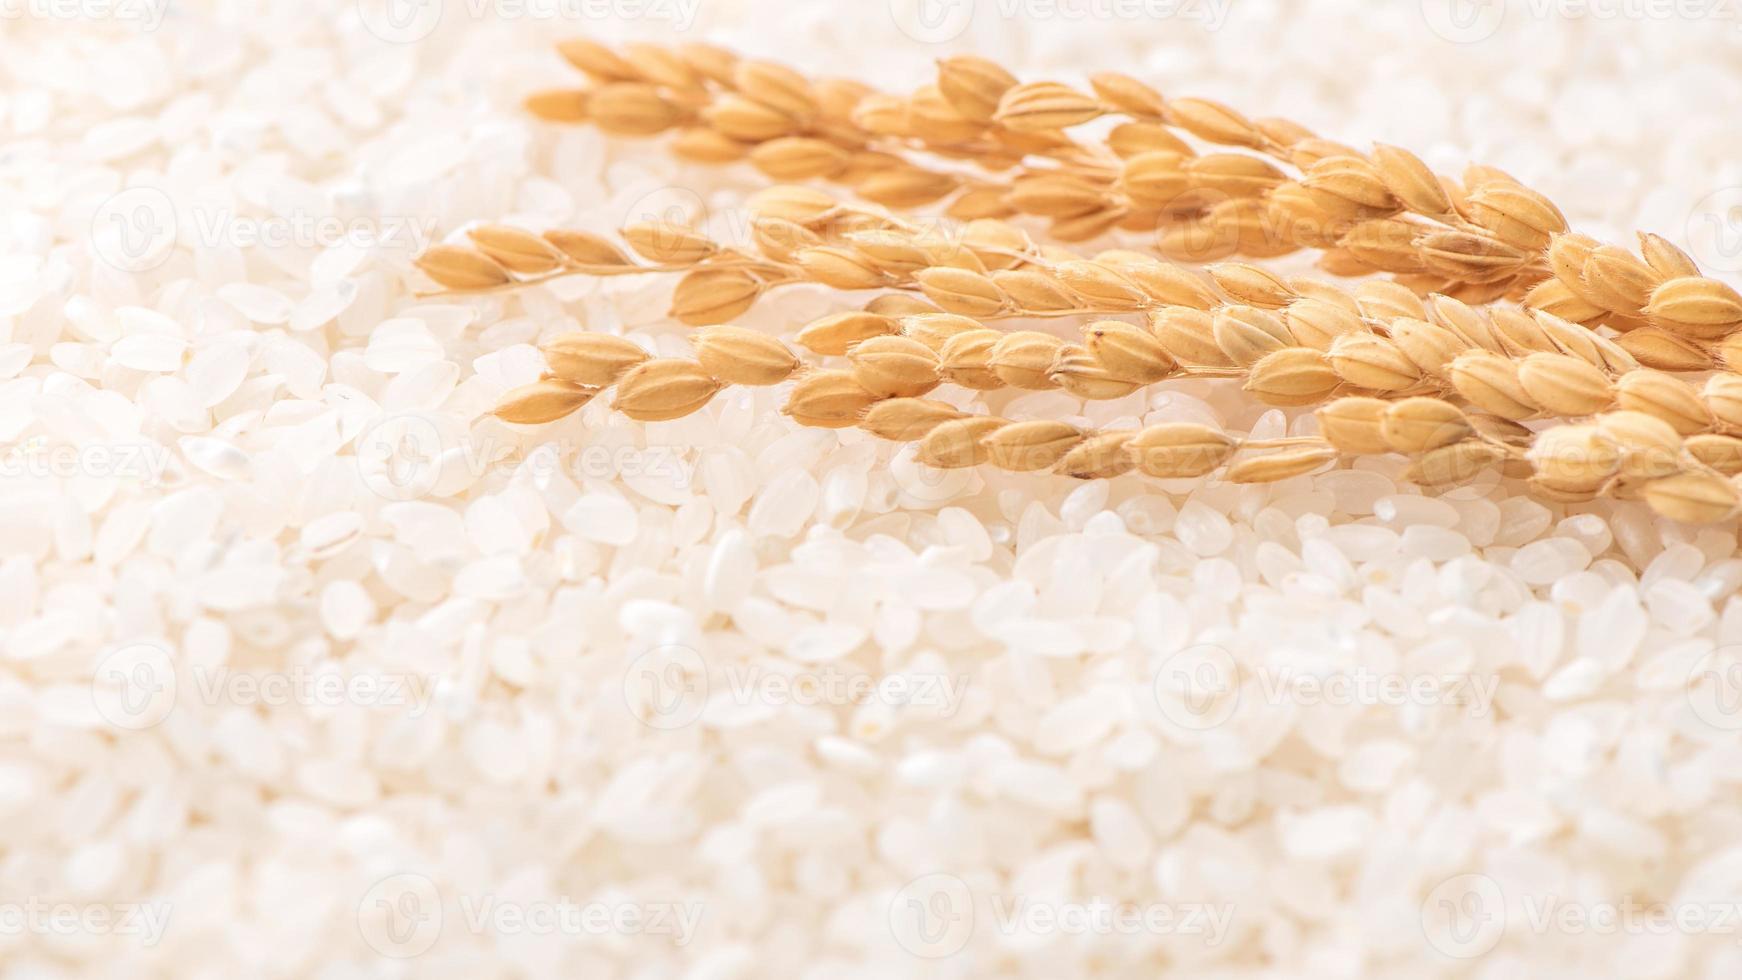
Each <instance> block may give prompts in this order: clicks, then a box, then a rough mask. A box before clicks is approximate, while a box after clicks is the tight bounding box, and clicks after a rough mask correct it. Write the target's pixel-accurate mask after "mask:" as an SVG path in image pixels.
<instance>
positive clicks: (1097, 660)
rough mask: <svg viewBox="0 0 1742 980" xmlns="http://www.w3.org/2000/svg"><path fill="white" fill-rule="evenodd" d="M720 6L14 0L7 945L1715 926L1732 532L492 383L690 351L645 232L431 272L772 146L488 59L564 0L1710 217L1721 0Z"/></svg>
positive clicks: (6, 431)
mask: <svg viewBox="0 0 1742 980" xmlns="http://www.w3.org/2000/svg"><path fill="white" fill-rule="evenodd" d="M699 2H700V6H699V8H698V7H697V3H698V0H567V2H539V0H528V2H521V0H515V2H512V3H511V2H508V0H445V3H444V2H443V0H393V2H392V3H388V2H386V0H362V3H361V4H360V5H359V4H358V3H357V2H354V0H343V2H341V0H254V2H243V0H237V2H229V3H225V2H218V3H198V2H187V0H175V2H174V3H173V4H171V5H170V6H169V7H167V8H165V7H164V6H163V3H164V0H113V2H110V0H104V2H98V0H64V2H61V0H13V2H11V3H0V37H3V38H4V39H5V41H6V43H5V44H4V45H3V46H0V51H3V52H4V53H3V54H0V78H3V79H4V82H3V85H0V441H3V445H4V457H3V463H4V467H3V468H0V719H3V720H0V727H3V728H4V742H3V743H0V746H3V747H0V976H3V977H6V978H14V977H16V978H32V980H36V978H55V977H72V976H115V977H122V976H125V977H141V976H163V977H177V978H219V977H224V978H228V977H237V976H261V977H305V976H312V977H321V978H330V980H336V978H350V977H376V976H381V977H418V978H425V977H448V976H453V977H465V978H478V977H586V978H589V980H591V978H605V977H624V978H638V980H640V978H663V977H685V978H693V980H702V978H708V980H724V978H732V977H742V978H750V977H788V976H793V977H798V976H803V977H815V978H824V977H827V978H831V980H832V978H837V977H863V978H872V977H877V978H882V977H905V976H939V977H960V978H967V977H975V978H978V977H990V976H1023V977H1033V978H1043V977H1044V978H1056V977H1088V976H1109V977H1142V978H1151V977H1156V976H1170V977H1173V976H1177V977H1192V978H1214V977H1223V978H1235V977H1252V978H1258V977H1264V978H1281V977H1313V978H1354V977H1395V978H1411V980H1413V978H1424V977H1451V976H1472V977H1482V978H1489V980H1500V978H1508V980H1511V978H1518V980H1524V978H1529V980H1542V978H1550V977H1590V976H1605V977H1609V976H1613V977H1629V978H1671V977H1698V978H1706V980H1717V978H1721V977H1723V978H1728V977H1735V976H1738V975H1742V946H1739V940H1742V793H1739V791H1738V784H1739V783H1742V734H1739V733H1742V604H1739V603H1738V602H1737V601H1736V600H1735V599H1734V598H1733V594H1734V593H1735V592H1736V591H1737V589H1738V587H1739V586H1742V557H1739V556H1738V554H1737V536H1736V528H1735V527H1734V526H1733V525H1723V526H1718V527H1707V528H1686V527H1678V526H1673V525H1668V524H1665V523H1663V522H1661V521H1658V520H1656V519H1654V518H1653V517H1652V516H1651V515H1650V514H1649V513H1648V512H1646V511H1645V510H1644V509H1642V508H1641V507H1640V506H1638V505H1631V504H1629V505H1608V504H1593V505H1579V506H1571V507H1566V506H1559V505H1553V504H1543V503H1539V502H1536V501H1533V500H1531V499H1529V498H1527V497H1524V496H1522V495H1521V494H1520V492H1519V490H1518V488H1516V487H1514V486H1509V485H1500V484H1496V483H1494V482H1492V481H1491V482H1488V483H1484V484H1481V485H1478V486H1475V487H1471V488H1463V489H1460V490H1458V491H1455V492H1452V493H1449V494H1446V495H1445V496H1443V497H1438V498H1432V497H1427V496H1423V495H1422V494H1421V493H1420V491H1419V490H1418V489H1417V488H1415V487H1412V486H1408V485H1405V484H1403V483H1401V482H1399V478H1398V473H1399V470H1400V468H1401V464H1400V463H1399V462H1398V461H1396V460H1390V459H1379V460H1363V461H1361V462H1360V463H1358V464H1356V465H1355V466H1354V467H1352V468H1348V469H1342V470H1338V471H1335V472H1330V473H1326V474H1323V475H1320V476H1316V477H1307V478H1300V479H1295V480H1290V481H1287V482H1285V483H1282V484H1277V485H1273V486H1267V487H1250V488H1241V487H1234V486H1228V485H1218V484H1215V483H1206V482H1201V481H1154V480H1148V479H1144V478H1139V477H1126V478H1122V479H1120V480H1116V481H1112V482H1101V483H1088V484H1078V483H1072V482H1070V481H1067V480H1064V479H1061V478H1053V477H1038V476H1026V477H1017V476H1011V475H1005V474H999V473H995V472H991V471H985V472H955V473H949V474H942V473H936V472H930V471H927V470H925V469H924V468H923V467H920V466H918V465H917V464H915V463H914V461H913V460H912V457H911V454H910V453H907V452H899V451H896V449H895V448H894V447H891V446H889V445H887V444H883V443H879V442H876V441H875V440H872V439H870V438H869V437H867V436H864V435H862V434H859V433H854V432H848V433H844V434H841V433H835V432H828V431H817V430H805V429H801V428H798V427H796V426H794V425H792V424H791V423H789V422H788V421H786V420H785V419H783V418H782V417H781V416H780V415H778V413H777V412H776V411H775V407H776V405H777V404H778V401H779V397H780V392H773V391H764V392H744V393H740V392H730V393H728V394H726V395H724V396H722V397H720V398H718V399H716V401H715V402H714V403H713V404H712V405H710V406H709V407H708V408H707V410H706V411H704V412H702V413H700V414H698V415H696V416H693V417H691V418H687V419H683V420H680V421H676V422H670V423H663V424H657V425H637V424H633V423H629V422H626V421H624V420H622V419H621V418H613V417H612V416H611V414H610V413H609V411H608V409H607V407H606V406H605V405H603V404H598V405H594V406H590V407H589V408H588V409H586V410H585V411H584V412H582V413H581V414H579V415H577V416H575V417H573V418H571V419H569V420H566V421H565V422H563V423H560V424H557V425H554V426H550V427H545V428H541V429H537V430H515V429H512V428H511V427H508V426H504V425H501V424H499V423H496V422H494V421H493V420H490V419H487V418H485V417H484V413H485V412H487V411H488V409H489V408H490V407H491V405H492V404H493V403H494V401H495V399H496V398H497V397H498V396H499V395H500V393H502V392H503V391H504V390H506V389H507V388H509V387H511V386H513V385H516V384H520V383H524V382H526V381H528V380H530V379H532V378H534V377H536V375H537V373H538V372H539V371H540V369H541V361H540V359H539V357H538V354H537V352H536V349H535V344H536V343H537V341H538V340H539V339H540V338H545V337H549V336H551V335H554V334H557V333H561V332H565V331H573V330H577V329H589V330H599V331H612V332H623V333H625V334H627V335H629V336H632V337H634V338H636V339H637V340H640V341H642V342H644V343H646V344H647V345H648V346H649V347H651V348H654V349H656V350H658V351H660V352H664V353H679V352H682V351H683V350H685V341H684V331H683V330H682V329H681V328H679V327H677V326H676V325H675V324H673V323H671V322H670V321H668V320H666V319H664V317H663V311H664V308H665V304H666V301H667V299H668V297H669V290H670V288H671V282H670V281H669V280H662V279H660V278H658V277H649V278H635V279H623V280H615V281H612V282H610V283H606V284H600V283H595V282H589V281H582V280H576V281H569V282H564V283H562V284H560V285H558V286H555V287H552V288H550V289H546V290H532V291H528V292H525V293H523V294H521V295H515V296H506V297H497V298H492V299H489V300H478V301H467V302H458V301H454V300H451V299H445V298H431V299H419V298H417V297H416V296H414V295H413V294H412V288H413V284H414V283H415V282H416V281H417V280H416V279H415V277H414V276H412V275H411V274H410V271H409V270H410V258H411V256H412V255H414V254H415V253H416V251H417V250H418V249H419V248H420V247H422V246H423V245H426V244H428V243H429V242H431V241H434V240H439V239H440V238H443V237H446V236H449V235H453V234H455V233H456V232H457V231H458V230H459V229H461V228H463V226H464V225H465V224H466V223H467V222H472V221H481V220H501V221H507V222H511V223H515V224H520V225H523V226H526V227H531V228H535V229H542V228H546V227H553V226H563V227H579V228H588V229H592V230H597V231H606V230H609V229H611V228H614V227H616V226H618V225H620V224H621V223H623V222H624V221H626V220H637V219H640V218H643V217H645V216H648V215H655V214H672V213H683V214H686V215H688V216H690V217H693V218H694V219H696V220H698V221H700V222H703V223H705V224H706V225H707V227H709V228H710V230H712V231H713V232H714V233H715V234H717V235H719V236H721V237H725V238H731V237H739V238H741V237H742V235H743V232H744V214H743V212H742V210H740V209H739V207H738V202H740V201H741V200H742V198H743V195H744V193H745V191H746V190H747V189H750V188H753V187H755V186H756V183H757V180H756V177H755V175H754V174H752V173H749V172H748V171H739V170H731V171H704V170H701V169H699V168H689V167H678V166H675V165H674V164H672V163H671V162H669V161H668V160H666V159H664V158H662V155H661V153H660V151H659V150H658V148H657V147H656V146H652V145H629V144H617V143H607V142H606V141H604V140H602V139H601V138H600V137H599V136H598V135H597V134H595V133H594V132H591V131H589V130H586V129H581V128H575V129H563V130H557V129H553V128H549V127H542V126H536V125H533V124H532V123H531V122H530V121H529V120H528V119H527V118H526V117H525V116H524V115H523V114H521V113H520V112H518V111H517V108H516V103H517V100H518V98H519V97H520V96H521V95H522V94H524V93H525V92H526V91H528V90H530V89H533V88H537V87H542V86H547V85H550V84H553V83H563V82H565V81H570V80H572V79H573V76H572V74H571V73H570V72H569V71H568V70H567V69H566V67H565V66H563V65H562V64H561V62H560V61H559V60H558V59H556V58H555V57H554V55H552V54H551V53H550V44H551V43H552V42H553V41H554V40H556V39H557V38H560V37H564V36H569V35H572V34H576V33H588V34H592V35H594V36H599V37H605V38H617V37H626V36H640V37H649V38H656V39H683V38H695V39H706V40H710V41H714V42H716V43H723V44H727V45H730V46H733V47H735V48H738V49H741V50H744V51H746V52H749V53H753V54H759V55H764V56H770V57H776V58H779V59H780V60H783V61H786V62H789V63H792V64H794V65H796V66H798V67H800V68H801V69H803V70H806V71H808V72H812V73H816V74H826V73H833V74H844V75H852V76H857V77H860V78H863V79H866V80H868V81H871V82H873V83H875V84H878V85H881V86H885V87H889V88H901V87H906V86H911V85H916V84H918V83H920V82H921V81H922V80H924V79H925V78H926V77H927V76H928V73H929V70H930V69H929V66H930V62H931V61H932V60H933V59H935V58H937V57H939V56H941V55H943V54H946V53H950V52H954V51H965V50H972V51H975V52H977V53H980V54H984V55H988V56H992V57H995V58H998V59H1000V60H1002V61H1004V62H1005V63H1007V64H1009V65H1011V66H1013V67H1014V68H1016V69H1017V70H1019V71H1020V72H1021V73H1022V74H1023V75H1024V76H1025V77H1029V78H1039V77H1055V78H1062V79H1067V80H1072V79H1080V78H1081V77H1083V76H1084V75H1085V74H1087V73H1088V72H1090V71H1093V70H1100V69H1121V70H1126V71H1130V72H1133V73H1135V74H1138V75H1140V76H1142V77H1144V78H1146V79H1149V80H1151V81H1153V82H1155V83H1157V84H1158V85H1160V86H1161V87H1162V88H1163V89H1164V91H1167V92H1170V93H1175V94H1186V93H1190V94H1196V95H1204V96H1210V97H1215V98H1221V99H1225V100H1227V101H1229V102H1231V103H1233V104H1235V105H1238V106H1240V107H1241V108H1244V109H1247V110H1250V111H1252V112H1254V113H1255V114H1282V115H1288V116H1291V117H1294V118H1297V119H1299V120H1300V121H1302V122H1304V123H1306V124H1307V125H1309V126H1311V127H1313V128H1314V129H1316V130H1319V131H1320V132H1322V133H1324V134H1325V135H1327V136H1330V137H1333V138H1339V139H1345V140H1348V141H1352V142H1358V143H1365V142H1368V141H1372V140H1382V141H1386V142H1392V143H1398V144H1402V145H1407V146H1411V147H1414V148H1416V149H1418V150H1419V151H1421V152H1423V153H1424V155H1426V156H1427V157H1428V158H1429V159H1430V161H1431V162H1433V163H1434V164H1435V165H1436V166H1440V167H1443V168H1446V169H1452V170H1455V169H1456V168H1458V167H1459V166H1461V165H1462V164H1463V163H1464V162H1466V161H1467V160H1469V159H1472V158H1474V159H1479V160H1481V161H1483V162H1487V163H1491V164H1495V165H1498V166H1501V167H1504V168H1506V169H1508V170H1510V171H1512V172H1513V173H1515V174H1516V175H1517V176H1518V177H1520V178H1521V179H1523V180H1525V181H1527V182H1529V183H1532V184H1533V185H1535V186H1538V187H1540V188H1542V189H1543V190H1545V191H1546V192H1548V193H1550V194H1551V195H1552V196H1554V197H1555V198H1556V199H1557V200H1558V201H1560V202H1561V203H1562V204H1564V205H1565V207H1566V210H1567V212H1568V215H1569V217H1570V218H1572V219H1573V221H1574V223H1575V225H1577V226H1578V227H1580V228H1581V229H1583V230H1587V231H1590V232H1592V233H1595V234H1599V235H1604V236H1611V237H1614V238H1615V239H1616V240H1622V241H1625V238H1624V237H1623V236H1626V235H1628V234H1630V232H1631V230H1632V229H1634V228H1635V227H1639V228H1649V229H1652V230H1656V231H1660V232H1663V233H1665V234H1668V235H1670V236H1672V237H1673V238H1675V239H1677V240H1680V241H1682V242H1684V243H1686V244H1688V245H1689V247H1691V248H1692V249H1694V250H1695V252H1696V254H1697V255H1698V256H1699V258H1700V259H1701V260H1702V262H1704V263H1705V264H1706V265H1707V267H1708V268H1710V269H1711V270H1712V271H1714V272H1715V273H1718V274H1730V273H1734V272H1735V271H1736V270H1738V269H1742V211H1734V210H1731V208H1732V205H1734V204H1735V203H1736V202H1737V200H1738V197H1737V194H1738V192H1737V191H1736V189H1735V185H1738V184H1742V135H1739V131H1738V130H1737V128H1736V125H1735V108H1736V104H1735V98H1734V96H1735V93H1736V91H1737V89H1738V84H1739V82H1742V77H1739V74H1738V68H1737V64H1738V63H1737V61H1736V51H1737V45H1738V44H1742V31H1738V15H1737V13H1736V12H1735V11H1733V10H1731V9H1730V6H1729V5H1728V4H1719V3H1716V2H1713V3H1710V4H1700V3H1680V4H1655V3H1651V2H1649V0H1640V2H1632V3H1629V2H1624V0H1615V2H1609V3H1590V4H1584V3H1580V4H1572V3H1554V2H1548V0H1530V2H1518V3H1514V4H1511V5H1510V6H1508V5H1506V4H1504V3H1499V2H1495V3H1490V4H1487V5H1484V4H1483V3H1480V2H1452V0H1422V2H1417V0H1398V2H1396V3H1385V4H1375V3H1372V2H1371V0H1345V2H1323V3H1321V2H1312V3H1306V2H1299V0H1291V2H1286V3H1285V2H1282V0H1153V2H1148V0H1142V2H1140V0H1130V2H1121V0H1097V2H1086V0H1057V2H1053V0H1046V2H1041V0H978V3H977V4H976V3H975V0H923V2H921V0H911V2H910V0H893V2H891V0H866V2H863V3H854V4H844V3H826V4H825V3H805V4H792V3H776V2H773V0H769V2H766V3H764V2H755V3H752V2H749V0H736V2H734V0H699ZM444 8H445V9H444ZM437 15H439V16H437ZM842 302H843V299H842V297H841V296H839V295H831V294H828V293H825V292H822V291H809V290H791V291H785V292H782V293H780V294H778V295H776V296H775V297H773V298H771V299H769V300H767V301H765V302H764V303H762V304H761V305H760V306H759V307H758V308H757V309H756V310H755V311H754V312H753V313H752V314H751V315H750V316H748V317H746V318H745V320H744V322H746V323H749V324H752V325H756V326H760V327H762V328H764V329H767V330H770V331H774V332H780V333H785V332H788V331H790V330H792V329H794V328H795V327H796V326H797V325H799V324H801V323H802V322H804V321H805V320H806V319H807V318H810V317H814V316H816V315H820V314H822V313H824V312H828V311H830V310H833V309H836V308H838V307H839V306H840V304H841V303H842ZM951 397H955V396H951ZM999 404H1000V407H1002V408H1003V409H1004V410H1006V411H1007V412H1008V413H1010V414H1012V415H1017V416H1029V415H1032V416H1040V415H1046V416H1081V417H1084V418H1086V419H1088V420H1090V421H1092V422H1094V423H1096V424H1118V423H1120V422H1122V421H1123V422H1124V423H1127V424H1129V423H1135V422H1136V421H1139V420H1141V421H1144V422H1155V421H1163V420H1201V421H1212V422H1215V423H1217V424H1220V425H1225V426H1227V427H1229V428H1230V429H1231V430H1236V431H1252V432H1254V433H1259V434H1270V435H1277V434H1281V433H1284V432H1287V431H1291V430H1292V431H1303V429H1302V427H1305V426H1310V425H1311V420H1310V417H1309V418H1301V419H1290V418H1287V417H1285V416H1284V414H1283V413H1281V412H1277V411H1264V410H1262V409H1261V408H1259V407H1255V406H1252V405H1250V404H1248V403H1247V402H1246V401H1245V400H1244V399H1243V398H1241V397H1240V396H1239V393H1238V392H1237V391H1236V390H1232V389H1230V388H1229V387H1228V386H1226V385H1211V384H1203V383H1199V384H1192V385H1179V386H1164V387H1163V388H1162V389H1161V390H1157V391H1154V392H1148V393H1144V394H1141V395H1137V396H1133V397H1131V398H1128V399H1124V400H1121V401H1118V402H1112V403H1095V404H1089V405H1084V404H1083V403H1081V402H1078V401H1076V400H1074V399H1071V398H1068V397H1065V396H1062V395H1060V394H1057V393H1047V394H1035V395H1025V396H1023V397H1021V398H1019V399H1016V400H1015V401H1013V402H1010V403H1008V404H1005V403H999Z"/></svg>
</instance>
